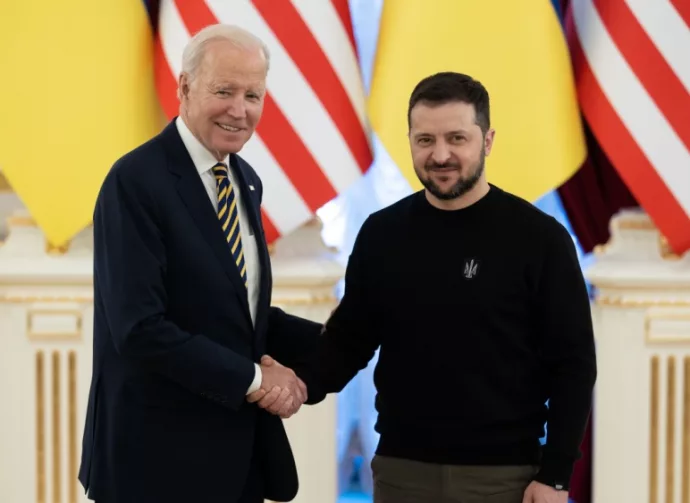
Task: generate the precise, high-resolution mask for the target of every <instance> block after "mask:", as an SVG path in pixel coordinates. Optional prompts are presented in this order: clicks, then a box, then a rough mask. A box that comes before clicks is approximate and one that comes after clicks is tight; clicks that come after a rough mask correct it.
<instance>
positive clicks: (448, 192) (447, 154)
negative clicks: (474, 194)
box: [410, 101, 494, 201]
mask: <svg viewBox="0 0 690 503" xmlns="http://www.w3.org/2000/svg"><path fill="white" fill-rule="evenodd" d="M493 137H494V131H493V130H489V131H487V133H486V135H484V134H483V133H482V129H481V127H480V126H479V125H477V123H476V117H475V109H474V105H471V104H469V103H465V102H462V101H451V102H448V103H443V104H427V103H425V102H419V103H417V104H416V105H415V106H414V107H413V108H412V110H411V111H410V149H411V152H412V162H413V164H414V170H415V172H416V174H417V177H418V178H419V180H420V181H421V182H422V185H423V186H424V187H425V188H426V190H427V192H428V193H430V194H431V195H432V196H433V197H434V198H436V199H437V200H439V201H452V200H455V199H458V198H461V197H462V196H464V195H465V194H467V193H469V192H471V191H472V190H473V189H475V188H477V187H479V188H480V189H481V188H482V187H481V186H482V185H485V184H486V183H487V182H486V177H485V174H484V158H485V157H486V156H487V155H488V154H489V153H490V152H491V146H492V143H493Z"/></svg>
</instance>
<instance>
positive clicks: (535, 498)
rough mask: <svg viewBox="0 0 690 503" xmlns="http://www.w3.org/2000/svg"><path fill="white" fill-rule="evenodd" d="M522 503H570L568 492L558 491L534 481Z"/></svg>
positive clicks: (526, 491) (526, 490)
mask: <svg viewBox="0 0 690 503" xmlns="http://www.w3.org/2000/svg"><path fill="white" fill-rule="evenodd" d="M522 503H568V491H558V490H556V489H554V488H553V487H549V486H547V485H544V484H541V483H539V482H537V481H534V482H532V483H531V484H530V485H528V486H527V489H525V496H524V497H523V498H522Z"/></svg>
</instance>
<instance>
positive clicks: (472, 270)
mask: <svg viewBox="0 0 690 503" xmlns="http://www.w3.org/2000/svg"><path fill="white" fill-rule="evenodd" d="M478 267H479V263H478V262H475V261H474V259H472V260H470V261H469V262H468V261H467V260H465V270H464V271H463V273H462V275H463V276H465V278H467V279H472V278H474V277H475V276H476V275H477V268H478Z"/></svg>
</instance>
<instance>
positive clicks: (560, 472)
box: [534, 454, 575, 491]
mask: <svg viewBox="0 0 690 503" xmlns="http://www.w3.org/2000/svg"><path fill="white" fill-rule="evenodd" d="M574 464H575V463H574V460H573V459H572V458H570V457H565V456H559V455H548V454H546V455H545V456H544V458H543V460H542V464H541V469H540V470H539V473H537V475H536V476H535V477H534V480H536V481H537V482H540V483H542V484H545V485H547V486H549V487H553V488H555V489H557V490H559V491H567V490H569V489H570V478H571V476H572V473H573V465H574Z"/></svg>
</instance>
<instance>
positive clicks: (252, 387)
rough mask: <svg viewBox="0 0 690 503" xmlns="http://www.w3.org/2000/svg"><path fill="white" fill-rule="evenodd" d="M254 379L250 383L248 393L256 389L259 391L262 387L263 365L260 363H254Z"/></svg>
mask: <svg viewBox="0 0 690 503" xmlns="http://www.w3.org/2000/svg"><path fill="white" fill-rule="evenodd" d="M254 370H255V372H254V380H253V381H252V383H251V384H250V385H249V389H247V395H251V394H252V393H254V392H255V391H258V390H259V388H261V379H262V374H261V367H259V365H258V364H256V363H255V364H254Z"/></svg>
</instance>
